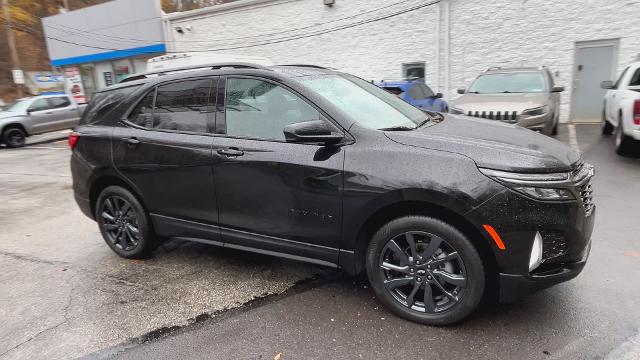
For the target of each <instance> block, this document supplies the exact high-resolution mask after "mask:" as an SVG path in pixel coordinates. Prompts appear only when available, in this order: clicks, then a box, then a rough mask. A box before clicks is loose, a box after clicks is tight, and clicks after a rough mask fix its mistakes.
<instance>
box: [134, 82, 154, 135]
mask: <svg viewBox="0 0 640 360" xmlns="http://www.w3.org/2000/svg"><path fill="white" fill-rule="evenodd" d="M155 94H156V91H155V89H153V90H151V91H149V92H148V93H147V95H145V96H144V98H142V100H140V102H139V103H138V105H136V108H135V109H134V110H133V111H132V112H131V114H129V121H130V122H132V123H134V124H136V125H138V126H143V127H148V128H152V127H153V121H152V120H151V117H152V116H153V97H154V96H155Z"/></svg>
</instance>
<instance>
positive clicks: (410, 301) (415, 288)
mask: <svg viewBox="0 0 640 360" xmlns="http://www.w3.org/2000/svg"><path fill="white" fill-rule="evenodd" d="M427 286H428V285H427ZM418 290H420V283H419V282H417V281H416V282H415V283H414V284H413V289H411V292H410V293H409V295H408V296H407V307H409V308H411V307H412V306H413V303H414V302H415V299H414V297H415V296H416V293H417V292H418Z"/></svg>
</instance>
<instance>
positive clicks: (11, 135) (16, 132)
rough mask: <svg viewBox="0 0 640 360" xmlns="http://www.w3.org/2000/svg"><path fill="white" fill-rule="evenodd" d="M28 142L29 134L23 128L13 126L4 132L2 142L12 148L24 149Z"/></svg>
mask: <svg viewBox="0 0 640 360" xmlns="http://www.w3.org/2000/svg"><path fill="white" fill-rule="evenodd" d="M26 141H27V134H26V133H25V132H24V130H22V129H21V128H19V127H17V126H12V127H8V128H6V129H4V131H3V132H2V142H4V143H5V144H6V145H7V146H8V147H10V148H17V147H22V146H24V144H25V143H26Z"/></svg>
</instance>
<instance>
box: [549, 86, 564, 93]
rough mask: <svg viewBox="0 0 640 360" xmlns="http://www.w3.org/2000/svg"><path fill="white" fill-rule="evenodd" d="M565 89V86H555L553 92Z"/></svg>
mask: <svg viewBox="0 0 640 360" xmlns="http://www.w3.org/2000/svg"><path fill="white" fill-rule="evenodd" d="M563 91H564V86H554V87H553V89H551V92H563Z"/></svg>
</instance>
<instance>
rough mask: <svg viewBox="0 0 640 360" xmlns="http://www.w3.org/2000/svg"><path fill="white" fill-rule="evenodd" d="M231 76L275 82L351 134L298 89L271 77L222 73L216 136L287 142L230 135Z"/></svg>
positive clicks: (336, 127) (322, 116)
mask: <svg viewBox="0 0 640 360" xmlns="http://www.w3.org/2000/svg"><path fill="white" fill-rule="evenodd" d="M230 78H233V79H253V80H259V81H264V82H268V83H270V84H274V85H276V86H279V87H281V88H283V89H285V90H287V91H289V92H291V93H292V94H293V95H295V96H297V97H298V98H300V99H301V100H302V101H304V102H305V103H306V104H307V105H309V106H310V107H312V108H313V109H315V110H316V111H318V113H319V114H320V120H322V121H326V122H328V123H329V124H330V125H331V126H332V127H334V128H335V129H336V130H337V131H340V132H342V133H343V134H344V135H345V136H349V137H350V135H347V134H348V132H347V131H346V130H345V129H344V128H343V127H342V126H340V125H339V124H337V122H336V121H334V120H333V119H332V118H331V117H330V116H328V114H326V113H325V112H324V111H323V110H322V109H321V108H320V107H318V106H316V104H314V103H313V102H312V101H311V100H309V99H307V98H306V97H304V96H303V95H301V94H300V93H298V92H297V91H295V90H294V89H292V88H290V87H288V86H286V85H284V84H282V83H279V82H276V81H273V80H271V79H268V78H264V77H260V76H252V75H235V74H234V75H222V76H220V80H219V81H218V83H219V85H220V86H219V88H218V91H219V93H218V94H219V95H220V94H222V96H218V107H219V108H218V111H217V116H216V133H215V134H214V135H215V136H220V137H226V138H233V139H247V140H256V141H268V142H279V143H286V142H287V141H286V140H278V139H267V138H260V137H252V136H237V135H229V134H227V127H226V101H227V84H228V80H229V79H230ZM303 145H307V144H303Z"/></svg>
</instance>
